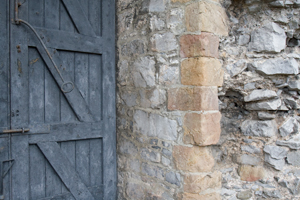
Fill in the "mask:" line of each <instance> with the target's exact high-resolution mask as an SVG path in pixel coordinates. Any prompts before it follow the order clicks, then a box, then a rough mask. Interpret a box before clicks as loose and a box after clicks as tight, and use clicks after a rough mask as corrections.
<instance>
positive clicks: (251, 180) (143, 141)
mask: <svg viewBox="0 0 300 200" xmlns="http://www.w3.org/2000/svg"><path fill="white" fill-rule="evenodd" d="M117 18H118V22H117V30H118V34H117V51H118V52H117V56H118V65H117V73H118V81H117V86H118V91H117V96H118V102H117V111H118V113H117V117H118V122H117V135H118V138H117V146H118V149H117V152H118V189H119V191H118V195H119V196H118V199H130V200H135V199H138V200H140V199H162V200H165V199H166V200H171V199H176V200H177V199H178V200H179V199H184V200H194V199H197V200H199V199H200V200H201V199H203V200H219V199H230V200H234V199H253V200H254V199H291V200H292V199H300V169H299V167H300V133H299V123H300V110H299V109H300V105H299V103H300V102H299V99H300V76H299V64H300V62H299V59H300V49H299V45H300V42H299V41H300V27H299V25H300V1H299V0H118V1H117Z"/></svg>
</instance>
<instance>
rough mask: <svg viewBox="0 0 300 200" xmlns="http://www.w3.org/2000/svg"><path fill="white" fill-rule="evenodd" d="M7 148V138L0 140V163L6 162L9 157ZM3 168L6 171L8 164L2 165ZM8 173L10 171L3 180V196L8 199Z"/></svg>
mask: <svg viewBox="0 0 300 200" xmlns="http://www.w3.org/2000/svg"><path fill="white" fill-rule="evenodd" d="M8 148H9V143H8V137H3V138H0V161H3V160H8V156H9V155H8V152H9V150H8ZM3 166H4V167H5V168H6V169H7V167H8V166H9V162H7V163H4V165H3ZM10 173H11V171H9V173H8V174H7V175H6V176H5V177H4V178H3V194H4V196H5V197H9V193H10V180H9V179H10ZM0 184H2V183H0Z"/></svg>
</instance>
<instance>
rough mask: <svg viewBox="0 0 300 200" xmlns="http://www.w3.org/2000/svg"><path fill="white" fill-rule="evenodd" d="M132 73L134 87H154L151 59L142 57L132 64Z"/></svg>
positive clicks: (153, 71) (152, 61)
mask: <svg viewBox="0 0 300 200" xmlns="http://www.w3.org/2000/svg"><path fill="white" fill-rule="evenodd" d="M133 66H134V69H133V71H132V76H133V82H134V85H135V86H136V87H147V86H149V87H151V86H154V85H155V61H154V58H153V57H150V56H147V57H142V58H140V59H138V60H137V61H135V62H134V64H133Z"/></svg>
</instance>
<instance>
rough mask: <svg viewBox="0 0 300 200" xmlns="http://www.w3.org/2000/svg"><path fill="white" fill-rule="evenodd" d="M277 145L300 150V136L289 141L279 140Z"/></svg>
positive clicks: (295, 136)
mask: <svg viewBox="0 0 300 200" xmlns="http://www.w3.org/2000/svg"><path fill="white" fill-rule="evenodd" d="M276 144H277V145H280V146H287V147H289V148H291V149H300V135H299V134H297V135H294V136H293V137H291V138H290V139H289V140H277V141H276Z"/></svg>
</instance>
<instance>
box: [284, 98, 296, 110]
mask: <svg viewBox="0 0 300 200" xmlns="http://www.w3.org/2000/svg"><path fill="white" fill-rule="evenodd" d="M283 101H284V103H285V105H286V106H287V107H288V108H289V109H298V108H299V105H298V102H297V101H296V100H295V99H293V98H291V97H287V98H285V99H284V100H283Z"/></svg>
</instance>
